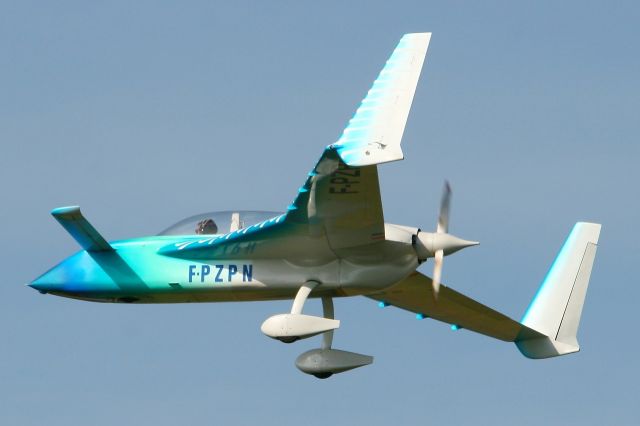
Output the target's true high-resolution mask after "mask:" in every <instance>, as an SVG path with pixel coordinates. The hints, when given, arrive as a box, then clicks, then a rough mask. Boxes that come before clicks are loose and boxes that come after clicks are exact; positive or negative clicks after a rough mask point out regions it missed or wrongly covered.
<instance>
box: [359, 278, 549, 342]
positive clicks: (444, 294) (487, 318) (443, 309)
mask: <svg viewBox="0 0 640 426" xmlns="http://www.w3.org/2000/svg"><path fill="white" fill-rule="evenodd" d="M367 297H369V298H371V299H374V300H378V301H380V302H383V303H388V304H390V305H393V306H396V307H398V308H401V309H406V310H407V311H411V312H415V313H416V314H422V315H424V316H425V317H429V318H433V319H436V320H438V321H442V322H446V323H449V324H453V325H456V326H458V327H461V328H466V329H468V330H472V331H475V332H477V333H481V334H484V335H486V336H490V337H494V338H496V339H500V340H504V341H506V342H515V341H516V340H521V339H530V338H535V337H544V335H543V334H540V333H538V332H536V331H534V330H532V329H530V328H528V327H526V326H524V325H522V324H520V323H519V322H517V321H514V320H512V319H511V318H509V317H507V316H506V315H503V314H501V313H500V312H498V311H495V310H493V309H491V308H489V307H487V306H485V305H483V304H482V303H479V302H476V301H475V300H473V299H471V298H469V297H467V296H465V295H463V294H461V293H458V292H457V291H455V290H452V289H450V288H449V287H447V286H444V285H442V286H440V292H439V293H438V300H437V302H436V301H435V299H434V297H433V289H432V285H431V278H429V277H427V276H426V275H423V274H421V273H420V272H417V271H416V272H414V273H412V274H411V275H409V276H408V277H407V278H405V279H404V280H402V281H400V282H398V283H397V284H395V285H393V286H392V287H390V288H388V289H385V290H384V291H381V292H378V293H374V294H369V295H367Z"/></svg>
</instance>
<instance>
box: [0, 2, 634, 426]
mask: <svg viewBox="0 0 640 426" xmlns="http://www.w3.org/2000/svg"><path fill="white" fill-rule="evenodd" d="M639 21H640V7H639V6H638V5H637V4H636V3H635V2H615V3H611V2H589V1H587V2H569V1H567V2H535V3H524V2H509V1H503V2H492V1H487V2H462V1H460V2H426V1H415V2H409V1H395V2H350V3H349V4H345V2H330V1H329V2H322V4H320V3H318V2H294V1H274V2H255V3H251V2H240V1H239V2H231V4H226V3H218V2H151V1H141V2H135V4H132V3H131V2H118V1H113V2H89V3H87V2H64V1H63V2H29V1H25V2H0V147H1V150H0V195H1V196H2V208H0V231H1V235H2V238H3V240H4V244H2V245H1V247H0V254H1V256H0V258H1V259H2V261H1V265H2V266H3V271H4V277H5V278H4V279H3V282H2V285H0V320H1V322H0V324H1V325H0V342H1V343H0V401H2V404H1V406H2V408H1V409H0V423H2V424H15V425H41V424H49V425H63V424H64V425H67V424H86V423H90V424H95V425H103V424H104V425H110V424H114V423H117V422H118V423H122V424H149V425H169V424H176V423H182V424H212V423H219V424H249V423H258V422H259V423H260V424H265V425H271V424H278V425H282V424H299V423H303V424H309V425H320V424H323V425H324V424H327V423H330V424H370V425H382V424H389V423H392V424H409V423H412V424H415V423H430V422H431V423H437V424H442V423H454V424H470V423H473V424H489V423H491V424H514V423H516V422H517V423H518V424H524V425H529V424H540V423H543V422H546V423H560V422H563V423H565V424H593V425H599V424H603V423H610V422H612V421H614V422H615V423H616V424H633V423H635V422H637V402H638V395H639V394H640V385H639V382H638V381H639V379H640V374H639V369H638V363H637V353H638V350H639V349H640V344H638V341H637V339H636V337H635V324H637V322H638V320H637V316H636V313H635V311H636V309H637V304H638V300H639V299H640V289H639V286H638V285H637V278H636V275H637V273H636V270H635V269H634V268H635V266H636V264H637V260H636V258H637V255H638V246H637V237H636V234H637V218H638V213H639V212H640V201H639V200H638V190H637V183H638V182H639V181H640V171H639V169H638V166H637V164H638V160H639V159H640V144H638V134H639V130H640V122H639V120H638V111H640V84H639V83H638V76H639V75H640V56H639V55H638V51H640V49H639V48H640V46H639V44H640V43H639V42H640V29H639V28H638V25H637V23H638V22H639ZM422 31H432V32H433V37H432V40H431V46H430V48H429V53H428V55H427V60H426V64H425V67H424V69H423V76H422V79H421V82H420V85H419V87H418V91H417V93H416V97H415V100H414V107H413V110H412V114H411V116H410V117H409V122H408V126H407V129H406V132H405V137H404V142H403V147H404V152H405V155H406V159H405V160H404V161H403V162H399V163H393V164H388V165H385V166H383V167H381V168H380V177H381V185H382V195H383V202H384V206H385V216H386V219H387V220H388V221H390V222H394V223H401V224H406V225H414V226H420V227H422V228H423V229H430V228H433V227H435V222H436V217H437V209H438V203H439V198H440V191H441V186H442V182H443V180H444V179H445V178H448V179H449V180H450V181H451V183H452V185H453V190H454V199H453V206H452V218H451V231H452V232H453V233H455V234H456V235H459V236H461V237H463V238H468V239H473V240H479V241H481V243H482V244H481V245H480V246H479V247H477V248H473V249H468V250H465V251H464V252H461V253H459V254H456V255H455V256H451V257H448V258H447V259H446V261H445V270H444V275H443V281H444V282H445V283H447V284H449V285H450V286H452V287H454V288H455V289H457V290H459V291H462V292H464V293H466V294H468V295H470V296H472V297H475V298H477V299H479V300H480V301H482V302H484V303H486V304H488V305H490V306H493V307H495V308H497V309H499V310H501V311H503V312H505V313H506V314H508V315H510V316H512V317H514V318H520V317H521V315H522V314H523V312H524V310H525V309H526V307H527V305H528V303H529V301H530V299H531V297H532V296H533V295H534V294H535V291H536V289H537V286H538V284H539V282H540V281H541V280H542V278H543V277H544V275H545V273H546V270H547V268H548V267H549V265H550V263H551V261H552V260H553V258H554V256H555V253H556V252H557V250H558V249H559V247H560V245H561V244H562V242H563V241H564V238H565V237H566V234H567V233H568V232H569V230H570V229H571V227H572V225H573V223H574V222H576V221H578V220H588V221H597V222H601V223H602V224H603V229H602V234H601V238H600V246H599V249H598V255H597V258H596V263H595V267H594V271H593V275H592V280H591V286H590V290H589V294H588V297H587V302H586V306H585V311H584V314H583V319H582V324H581V330H580V334H579V340H580V342H581V345H582V351H581V352H580V353H579V354H576V355H571V356H567V357H562V358H559V359H552V360H546V361H531V360H528V359H525V358H523V357H522V356H521V355H520V354H519V353H518V351H517V350H516V348H515V346H513V345H510V344H506V343H501V342H497V341H494V340H491V339H489V338H486V337H483V336H479V335H475V334H473V333H470V332H468V331H464V330H462V331H458V332H452V331H450V330H449V328H448V327H447V326H446V325H444V324H439V323H435V322H430V321H416V320H415V319H414V316H413V315H412V314H410V313H407V312H403V311H400V310H397V309H393V308H387V309H384V310H380V309H378V308H377V307H376V304H375V303H374V302H373V301H370V300H368V299H364V298H354V299H341V300H337V301H336V315H337V317H338V318H339V319H340V320H341V321H342V325H341V328H340V330H339V331H338V332H337V333H336V338H335V347H337V348H340V349H345V350H351V351H356V352H361V353H366V354H370V355H374V356H375V362H374V364H373V365H371V366H368V367H365V368H362V369H359V370H355V371H353V372H350V373H346V374H343V375H338V376H335V377H333V378H331V379H330V380H326V381H318V380H315V379H314V378H311V377H308V376H305V375H303V374H301V373H299V372H298V371H297V370H296V369H295V367H294V366H293V362H294V360H295V358H296V356H297V355H298V354H300V353H301V352H303V351H305V350H307V349H310V348H312V347H314V346H316V345H317V344H318V339H309V340H306V341H302V342H298V343H296V344H293V345H282V344H279V343H278V342H274V341H272V340H270V339H268V338H266V337H264V336H263V335H262V334H261V333H260V330H259V327H260V324H261V323H262V321H263V320H264V319H265V318H267V317H268V316H269V315H271V314H274V313H279V312H282V311H284V310H286V309H287V308H288V306H289V303H288V302H269V303H246V304H199V305H170V306H167V305H158V306H128V305H127V306H123V305H109V304H93V303H85V302H78V301H73V300H68V299H62V298H56V297H52V296H41V295H39V294H37V293H36V292H34V291H33V290H31V289H29V288H26V287H24V284H25V283H27V282H29V281H31V280H32V279H33V278H35V277H36V276H38V275H39V274H40V273H42V272H43V271H45V270H46V269H48V268H49V267H51V266H52V265H54V264H55V263H56V262H58V261H59V260H61V259H62V258H64V257H66V256H68V255H69V254H71V253H73V252H74V251H76V250H77V246H76V243H75V242H74V241H73V240H72V239H71V238H70V237H69V236H68V235H67V234H66V233H65V232H64V230H63V229H62V228H61V227H60V226H59V225H58V224H57V223H55V221H54V220H53V219H52V218H51V217H50V216H49V211H50V210H51V209H52V208H54V207H58V206H62V205H69V204H79V205H81V206H82V208H83V211H84V212H85V214H86V216H87V217H88V218H89V219H90V220H91V221H92V222H93V223H94V225H95V226H96V227H97V228H98V229H99V230H100V231H101V232H102V233H103V234H104V235H105V236H107V238H109V239H116V238H122V237H129V236H142V235H148V234H154V233H157V232H158V231H160V230H162V229H164V228H165V227H166V226H168V225H169V224H171V223H173V222H175V221H178V220H179V219H181V218H183V217H185V216H189V215H191V214H196V213H199V212H203V211H210V210H229V209H263V210H282V209H284V208H285V206H286V205H287V204H288V203H289V202H290V201H291V200H292V199H293V198H294V196H295V191H296V189H297V188H298V186H299V184H300V183H302V182H303V180H304V178H305V174H306V172H307V171H308V170H309V169H310V168H311V167H312V166H313V164H315V161H316V160H317V157H318V156H319V154H320V153H321V151H322V149H323V147H324V146H325V145H327V144H329V143H332V142H334V141H335V140H337V138H338V137H339V135H340V133H341V130H342V128H343V127H344V125H345V124H346V122H347V120H348V119H349V118H350V117H351V115H352V114H353V111H354V110H355V108H356V106H357V104H358V102H359V101H360V99H361V98H362V97H363V96H364V94H365V93H366V91H367V89H368V88H369V86H370V85H371V83H372V81H373V79H374V78H375V76H376V75H377V73H378V71H379V69H380V68H381V67H382V65H383V64H384V61H385V60H386V58H387V57H388V55H389V54H390V53H391V51H392V49H393V47H394V46H395V44H396V43H397V41H398V40H399V38H400V37H401V36H402V34H404V33H407V32H422ZM430 269H431V265H426V266H424V267H422V268H421V270H423V271H424V272H425V273H429V272H430ZM310 308H311V309H310V311H311V312H313V311H314V310H315V311H319V304H317V303H312V304H311V305H310Z"/></svg>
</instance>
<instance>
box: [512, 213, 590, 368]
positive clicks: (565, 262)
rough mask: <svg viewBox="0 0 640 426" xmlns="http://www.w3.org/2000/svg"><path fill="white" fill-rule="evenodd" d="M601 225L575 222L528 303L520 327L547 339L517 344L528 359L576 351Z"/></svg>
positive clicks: (524, 340) (524, 341) (525, 340)
mask: <svg viewBox="0 0 640 426" xmlns="http://www.w3.org/2000/svg"><path fill="white" fill-rule="evenodd" d="M600 228H601V225H599V224H595V223H585V222H578V223H576V225H575V226H574V227H573V230H572V231H571V233H570V234H569V237H568V238H567V241H566V242H565V243H564V245H563V246H562V248H561V249H560V252H559V253H558V256H557V257H556V259H555V260H554V262H553V265H552V266H551V269H549V272H548V273H547V276H546V277H545V279H544V281H543V282H542V285H541V286H540V289H539V290H538V293H537V294H536V296H535V298H534V299H533V301H532V302H531V305H530V306H529V308H528V309H527V312H526V313H525V315H524V317H523V318H522V324H523V325H525V326H527V327H529V328H531V329H533V330H535V331H538V332H540V333H542V334H544V335H545V336H546V337H542V338H535V339H523V340H519V341H517V342H516V344H517V345H518V348H519V349H520V351H521V352H522V353H523V354H524V355H525V356H528V357H530V358H548V357H551V356H557V355H564V354H567V353H572V352H577V351H578V350H580V346H579V344H578V340H577V332H578V326H579V325H580V317H581V315H582V307H583V306H584V300H585V297H586V294H587V287H588V285H589V278H590V277H591V270H592V267H593V261H594V259H595V255H596V249H597V243H598V238H599V236H600Z"/></svg>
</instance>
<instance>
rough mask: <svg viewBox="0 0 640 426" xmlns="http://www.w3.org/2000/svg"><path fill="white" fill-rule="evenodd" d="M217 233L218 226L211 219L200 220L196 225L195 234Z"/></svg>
mask: <svg viewBox="0 0 640 426" xmlns="http://www.w3.org/2000/svg"><path fill="white" fill-rule="evenodd" d="M217 233H218V226H217V225H216V223H215V222H214V221H213V219H204V220H201V221H200V222H198V224H197V225H196V234H198V235H201V234H207V235H209V234H217Z"/></svg>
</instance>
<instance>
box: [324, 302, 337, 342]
mask: <svg viewBox="0 0 640 426" xmlns="http://www.w3.org/2000/svg"><path fill="white" fill-rule="evenodd" d="M322 316H323V317H325V318H328V319H335V318H334V316H333V298H331V297H329V296H324V297H323V298H322ZM332 343H333V330H329V331H327V332H325V333H324V334H323V335H322V346H321V348H322V349H323V350H324V349H331V344H332Z"/></svg>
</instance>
